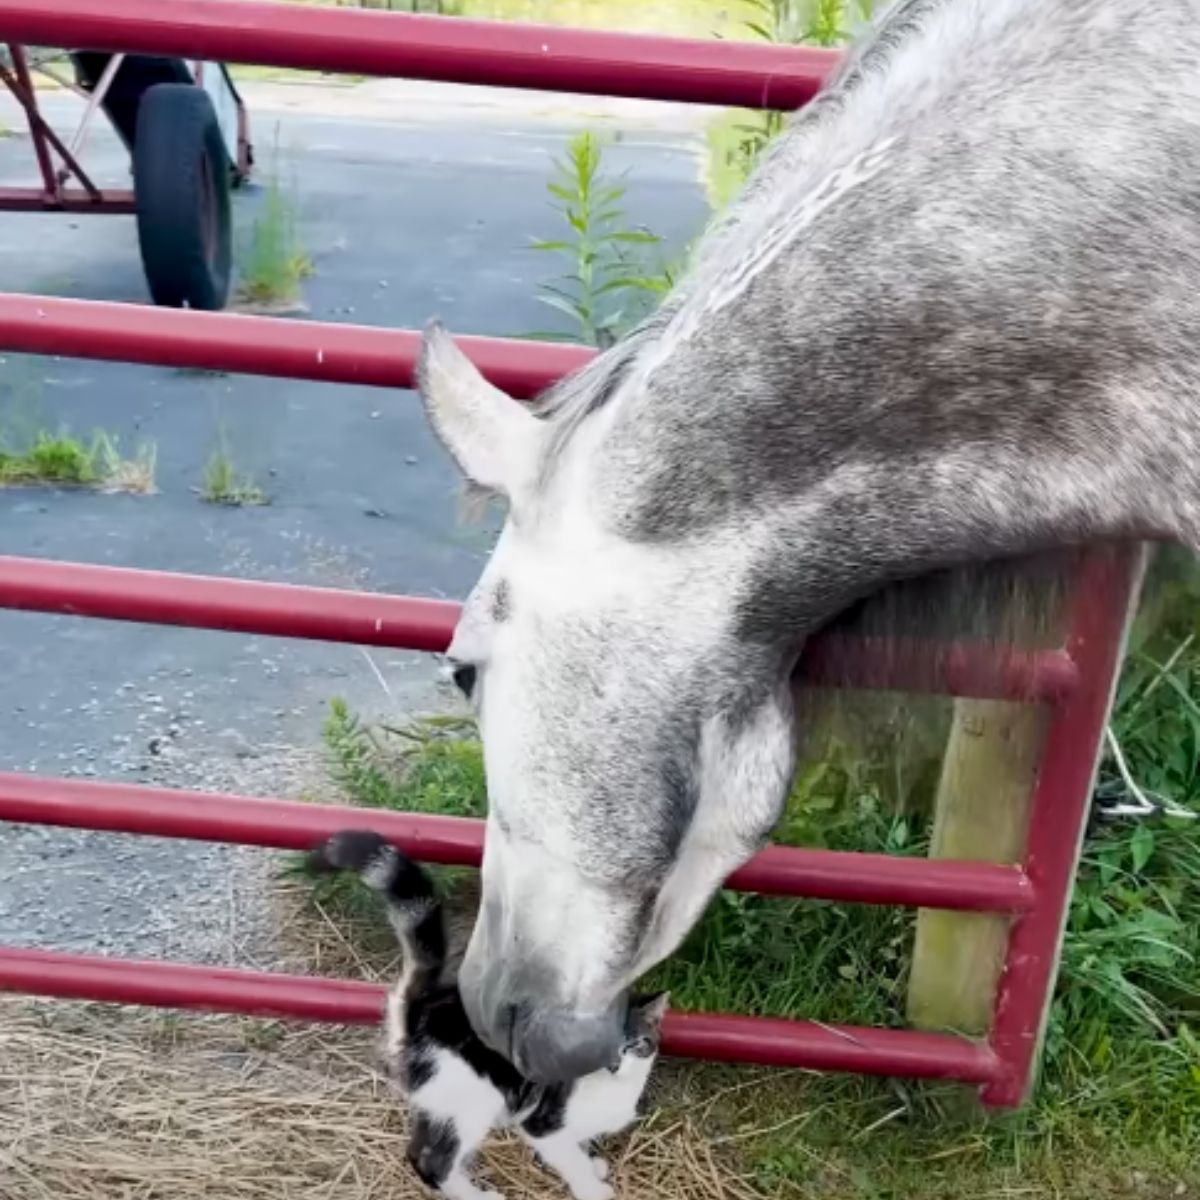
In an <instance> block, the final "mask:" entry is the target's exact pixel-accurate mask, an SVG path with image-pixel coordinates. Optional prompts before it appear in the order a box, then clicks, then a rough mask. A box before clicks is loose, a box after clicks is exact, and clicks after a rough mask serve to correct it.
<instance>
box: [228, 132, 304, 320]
mask: <svg viewBox="0 0 1200 1200" xmlns="http://www.w3.org/2000/svg"><path fill="white" fill-rule="evenodd" d="M278 161H279V151H278V144H276V150H275V165H273V166H272V168H271V170H270V171H269V173H268V175H267V182H266V191H265V195H264V197H263V204H262V210H261V211H260V213H259V214H258V216H256V217H255V218H254V223H253V225H252V226H251V228H250V234H249V237H248V238H247V239H246V242H245V244H244V248H243V251H242V254H241V262H240V263H239V271H240V276H241V278H240V282H239V285H238V298H239V300H240V301H241V302H242V303H244V304H248V305H254V306H259V307H274V308H284V307H291V306H294V305H297V304H299V302H300V285H301V283H302V282H303V281H304V280H305V279H307V278H309V277H310V276H311V275H312V273H313V262H312V259H311V258H310V257H309V255H308V252H307V251H306V250H305V248H304V245H303V243H302V242H301V240H300V236H299V233H298V232H297V227H296V208H295V204H294V203H293V201H292V199H291V197H290V195H289V194H288V193H287V192H285V191H284V188H283V185H282V183H281V182H280V178H279V168H278ZM293 190H294V189H293Z"/></svg>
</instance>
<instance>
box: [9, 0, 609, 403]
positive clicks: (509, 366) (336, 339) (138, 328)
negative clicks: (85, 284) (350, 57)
mask: <svg viewBox="0 0 1200 1200" xmlns="http://www.w3.org/2000/svg"><path fill="white" fill-rule="evenodd" d="M2 2H3V0H0V3H2ZM301 11H313V10H311V9H309V10H301ZM455 341H456V342H457V343H458V345H459V346H460V347H461V348H462V350H463V352H464V353H465V354H467V355H469V356H470V357H471V359H472V360H473V361H474V362H475V364H476V365H477V366H478V367H479V369H480V370H481V371H482V372H483V373H484V374H485V375H486V376H487V377H488V378H489V379H490V380H491V381H492V382H493V383H494V384H495V385H496V386H497V387H499V388H503V389H504V391H506V392H508V393H509V394H510V395H512V396H516V397H518V398H519V399H526V398H529V397H531V396H536V395H537V394H538V393H539V392H541V391H542V390H543V389H544V388H546V387H548V386H549V385H550V384H552V383H554V382H555V381H556V380H558V379H560V378H562V376H563V375H566V374H569V373H570V372H571V371H574V370H577V369H578V368H579V367H582V366H583V365H584V364H585V363H587V362H588V361H590V360H591V359H592V358H593V357H594V356H595V351H594V350H590V349H588V348H587V347H585V346H570V345H561V344H556V343H552V342H532V341H525V340H521V339H518V338H488V337H472V336H463V337H458V336H456V337H455ZM420 347H421V335H420V334H419V333H417V332H415V331H413V330H410V329H378V328H372V327H370V326H366V325H340V324H336V323H333V322H327V321H295V320H285V319H282V318H276V317H252V316H245V315H242V314H238V313H208V312H196V311H193V310H190V309H171V308H157V307H154V306H151V305H141V304H114V303H111V302H108V301H102V300H64V299H61V298H59V297H56V296H25V295H20V294H17V293H0V350H12V351H20V352H22V353H26V354H59V355H63V356H64V357H67V358H98V359H105V360H108V361H112V362H131V363H142V364H145V365H147V366H156V367H190V368H194V369H197V370H206V371H232V372H238V373H243V374H248V375H270V376H276V377H280V376H281V377H283V378H286V379H312V380H316V381H318V382H322V383H357V384H369V385H371V386H373V387H385V388H408V387H412V385H413V372H414V368H415V366H416V360H417V354H418V352H419V350H420Z"/></svg>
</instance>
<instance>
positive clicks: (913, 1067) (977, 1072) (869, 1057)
mask: <svg viewBox="0 0 1200 1200" xmlns="http://www.w3.org/2000/svg"><path fill="white" fill-rule="evenodd" d="M0 991H15V992H23V993H27V994H29V995H34V996H54V997H58V998H60V999H69V1000H99V1001H103V1002H105V1003H110V1004H145V1005H155V1006H159V1007H166V1008H187V1009H198V1010H200V1011H204V1012H229V1013H249V1014H253V1015H255V1016H271V1017H285V1018H299V1019H301V1020H308V1021H329V1022H335V1023H339V1024H355V1025H373V1024H375V1023H376V1022H377V1021H378V1020H379V1019H380V1013H381V1011H382V1007H383V997H384V988H383V987H381V986H380V985H378V984H373V983H365V982H360V981H351V980H340V979H319V978H313V977H311V976H302V975H279V974H267V973H263V972H258V971H242V970H233V969H230V968H217V967H199V966H194V965H190V964H186V965H185V964H181V963H164V962H148V961H130V960H128V959H109V958H100V957H96V956H92V955H84V954H62V953H57V952H54V951H47V950H16V949H0ZM663 1051H664V1053H666V1054H669V1055H673V1056H675V1057H679V1058H707V1059H717V1060H720V1061H724V1062H745V1063H759V1064H761V1065H763V1066H779V1067H799V1068H807V1069H809V1070H818V1071H824V1070H831V1071H856V1072H859V1073H860V1074H869V1075H895V1076H907V1077H910V1078H925V1079H954V1080H959V1081H961V1082H963V1083H980V1084H982V1083H991V1082H994V1081H996V1080H998V1079H999V1078H1000V1077H1001V1076H1002V1075H1003V1067H1002V1065H1001V1063H1000V1062H999V1061H998V1060H997V1059H996V1057H995V1055H993V1054H992V1052H991V1051H990V1050H989V1049H988V1048H987V1047H986V1046H982V1045H979V1044H977V1043H975V1042H969V1041H967V1040H965V1039H962V1038H956V1037H950V1036H946V1035H944V1034H926V1033H913V1032H911V1031H909V1030H896V1029H864V1028H858V1027H856V1026H838V1025H821V1024H817V1023H815V1022H808V1021H787V1020H781V1019H778V1018H773V1017H738V1016H727V1015H724V1014H707V1013H703V1014H702V1013H694V1014H693V1013H669V1014H668V1016H667V1019H666V1022H665V1023H664V1027H663Z"/></svg>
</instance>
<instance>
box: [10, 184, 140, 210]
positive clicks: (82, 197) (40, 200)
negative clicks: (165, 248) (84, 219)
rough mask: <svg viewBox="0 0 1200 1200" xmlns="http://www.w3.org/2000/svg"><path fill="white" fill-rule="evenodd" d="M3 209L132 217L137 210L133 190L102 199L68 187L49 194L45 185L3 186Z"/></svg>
mask: <svg viewBox="0 0 1200 1200" xmlns="http://www.w3.org/2000/svg"><path fill="white" fill-rule="evenodd" d="M0 212H68V213H104V214H107V215H110V216H129V215H131V214H132V213H135V212H137V205H136V204H135V202H134V199H133V193H132V192H130V191H123V192H122V191H106V192H104V193H103V194H102V195H101V197H100V199H99V200H94V199H92V197H91V196H89V195H88V194H87V192H85V191H82V190H80V189H78V188H70V189H67V190H64V191H63V193H62V194H61V195H58V196H53V195H48V194H47V193H46V192H45V191H44V190H43V189H42V188H21V187H6V188H0Z"/></svg>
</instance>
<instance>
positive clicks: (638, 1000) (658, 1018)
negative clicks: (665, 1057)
mask: <svg viewBox="0 0 1200 1200" xmlns="http://www.w3.org/2000/svg"><path fill="white" fill-rule="evenodd" d="M670 998H671V997H670V993H668V992H654V993H653V994H649V995H647V994H643V995H634V996H633V997H632V998H631V999H630V1001H629V1011H628V1012H627V1013H626V1014H625V1040H624V1042H623V1043H622V1044H621V1057H620V1059H619V1060H618V1061H617V1064H616V1065H615V1066H614V1067H612V1070H613V1071H614V1073H615V1072H620V1071H621V1070H622V1069H623V1068H625V1067H626V1066H634V1065H636V1064H639V1063H641V1064H642V1065H645V1063H646V1061H647V1060H651V1061H652V1060H653V1059H654V1058H655V1057H657V1055H658V1045H659V1041H660V1038H661V1032H662V1019H663V1014H664V1013H665V1012H666V1011H667V1002H668V1000H670Z"/></svg>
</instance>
